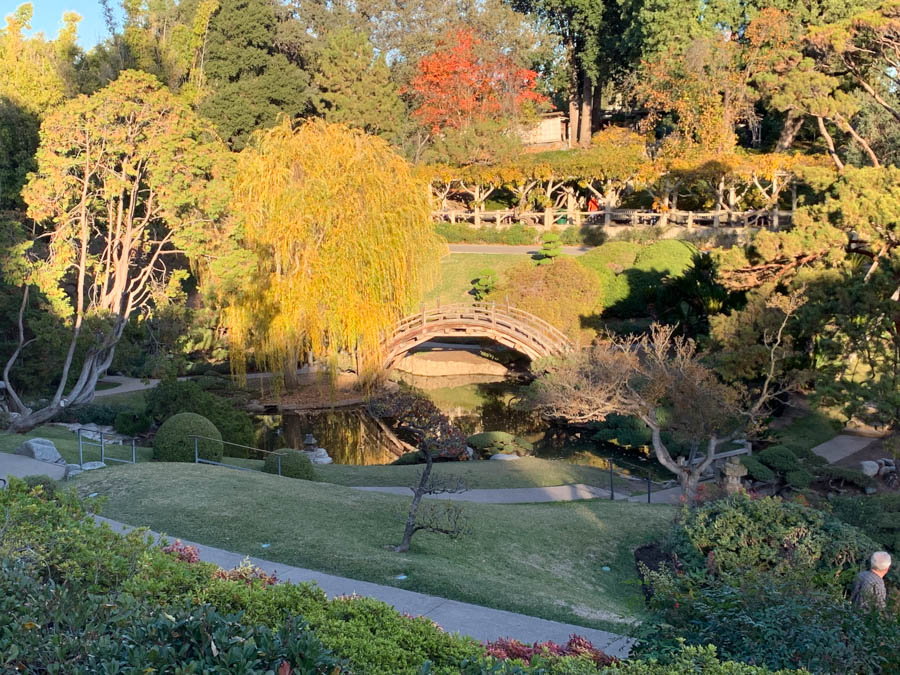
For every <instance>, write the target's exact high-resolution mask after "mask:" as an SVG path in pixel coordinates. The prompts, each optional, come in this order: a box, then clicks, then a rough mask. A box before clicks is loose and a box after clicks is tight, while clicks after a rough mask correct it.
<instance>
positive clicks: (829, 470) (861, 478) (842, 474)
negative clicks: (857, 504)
mask: <svg viewBox="0 0 900 675" xmlns="http://www.w3.org/2000/svg"><path fill="white" fill-rule="evenodd" d="M816 473H818V474H819V475H820V476H821V477H822V478H827V479H831V480H838V481H842V482H843V483H844V484H846V485H852V486H854V487H857V488H859V489H860V490H865V489H866V488H872V487H875V485H876V483H875V479H874V478H872V477H871V476H867V475H866V474H864V473H863V472H862V471H856V470H855V469H845V468H844V467H842V466H833V465H830V464H829V465H827V466H823V467H820V468H819V469H817V470H816Z"/></svg>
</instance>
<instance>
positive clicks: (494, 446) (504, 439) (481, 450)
mask: <svg viewBox="0 0 900 675" xmlns="http://www.w3.org/2000/svg"><path fill="white" fill-rule="evenodd" d="M466 444H467V445H469V446H471V447H472V449H473V450H476V451H477V452H478V454H479V456H481V457H484V458H489V457H492V456H493V455H496V454H505V455H519V456H524V455H530V454H532V453H533V452H534V446H533V445H532V444H531V443H529V442H528V441H526V440H525V439H524V438H518V437H517V436H513V435H512V434H509V433H506V432H505V431H483V432H481V433H480V434H474V435H473V436H469V437H468V438H467V439H466Z"/></svg>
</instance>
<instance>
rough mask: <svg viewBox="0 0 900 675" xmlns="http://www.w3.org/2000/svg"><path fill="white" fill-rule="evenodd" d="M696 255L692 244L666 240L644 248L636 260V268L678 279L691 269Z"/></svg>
mask: <svg viewBox="0 0 900 675" xmlns="http://www.w3.org/2000/svg"><path fill="white" fill-rule="evenodd" d="M696 253H697V248H696V247H695V246H694V245H693V244H691V243H690V242H687V241H681V240H680V239H664V240H662V241H656V242H653V243H652V244H650V245H648V246H644V247H642V248H641V249H640V250H639V251H638V253H637V255H636V256H635V258H634V266H635V267H636V268H637V269H639V270H644V271H650V270H653V271H656V272H662V273H663V274H665V275H666V276H670V277H677V276H681V275H682V274H684V273H685V272H686V271H687V270H688V269H689V268H690V266H691V264H692V262H693V259H694V255H695V254H696Z"/></svg>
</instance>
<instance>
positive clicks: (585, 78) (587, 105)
mask: <svg viewBox="0 0 900 675" xmlns="http://www.w3.org/2000/svg"><path fill="white" fill-rule="evenodd" d="M593 103H594V85H593V83H592V82H591V78H590V76H589V75H588V74H587V73H583V74H582V76H581V115H580V116H579V122H580V124H579V128H578V143H579V145H581V147H583V148H586V147H588V146H589V145H590V144H591V109H592V107H593Z"/></svg>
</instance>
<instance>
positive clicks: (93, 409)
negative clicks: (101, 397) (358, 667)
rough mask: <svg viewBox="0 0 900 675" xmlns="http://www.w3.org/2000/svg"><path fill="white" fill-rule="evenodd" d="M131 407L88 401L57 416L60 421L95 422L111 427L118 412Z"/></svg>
mask: <svg viewBox="0 0 900 675" xmlns="http://www.w3.org/2000/svg"><path fill="white" fill-rule="evenodd" d="M130 410H131V408H128V407H126V406H122V405H110V404H107V403H89V404H88V405H84V406H81V407H78V408H70V409H69V410H67V411H65V412H63V414H61V415H60V416H59V418H58V419H59V420H60V421H61V422H78V423H79V424H97V425H100V426H104V427H111V426H113V425H114V424H115V423H116V417H117V416H118V415H119V413H121V412H124V411H130Z"/></svg>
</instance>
